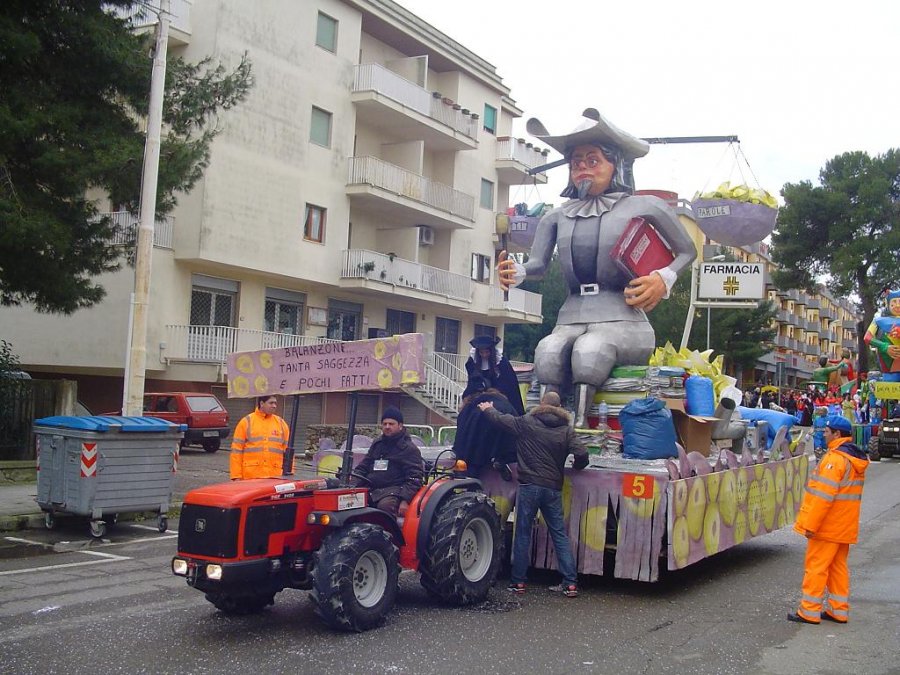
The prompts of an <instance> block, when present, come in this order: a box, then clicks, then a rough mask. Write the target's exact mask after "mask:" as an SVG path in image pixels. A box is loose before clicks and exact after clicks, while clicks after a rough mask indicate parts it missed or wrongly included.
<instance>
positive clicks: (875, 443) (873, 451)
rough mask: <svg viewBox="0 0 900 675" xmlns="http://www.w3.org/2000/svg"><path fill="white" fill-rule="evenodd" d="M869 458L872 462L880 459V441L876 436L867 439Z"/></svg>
mask: <svg viewBox="0 0 900 675" xmlns="http://www.w3.org/2000/svg"><path fill="white" fill-rule="evenodd" d="M868 450H869V459H870V460H872V461H873V462H880V461H881V441H880V440H879V438H878V436H872V438H870V439H869V448H868Z"/></svg>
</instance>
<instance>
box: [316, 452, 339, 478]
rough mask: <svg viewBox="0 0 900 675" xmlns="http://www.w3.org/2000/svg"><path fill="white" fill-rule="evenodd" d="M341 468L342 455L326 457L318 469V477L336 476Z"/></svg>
mask: <svg viewBox="0 0 900 675" xmlns="http://www.w3.org/2000/svg"><path fill="white" fill-rule="evenodd" d="M340 468H341V457H340V455H325V456H324V457H323V458H322V459H320V460H319V464H318V466H317V467H316V475H317V476H336V475H337V472H338V470H339V469H340Z"/></svg>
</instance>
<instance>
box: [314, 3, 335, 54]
mask: <svg viewBox="0 0 900 675" xmlns="http://www.w3.org/2000/svg"><path fill="white" fill-rule="evenodd" d="M337 28H338V22H337V19H332V18H331V17H330V16H328V15H327V14H322V12H319V18H318V21H317V22H316V44H317V45H318V46H319V47H321V48H322V49H327V50H328V51H330V52H336V51H337Z"/></svg>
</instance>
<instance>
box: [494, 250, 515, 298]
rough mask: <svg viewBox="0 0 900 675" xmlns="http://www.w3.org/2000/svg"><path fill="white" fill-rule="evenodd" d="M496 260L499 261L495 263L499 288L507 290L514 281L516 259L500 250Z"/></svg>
mask: <svg viewBox="0 0 900 675" xmlns="http://www.w3.org/2000/svg"><path fill="white" fill-rule="evenodd" d="M498 260H499V261H500V262H498V263H497V279H498V281H499V282H500V288H502V289H503V290H504V291H508V290H509V288H510V286H513V285H514V284H515V281H516V261H515V260H513V259H512V258H510V257H509V256H508V255H507V254H506V251H500V255H499V256H498Z"/></svg>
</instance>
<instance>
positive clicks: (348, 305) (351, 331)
mask: <svg viewBox="0 0 900 675" xmlns="http://www.w3.org/2000/svg"><path fill="white" fill-rule="evenodd" d="M362 311H363V306H362V305H359V304H356V303H355V302H344V301H343V300H332V299H330V298H329V300H328V337H329V338H330V339H332V340H359V339H360V326H361V325H362Z"/></svg>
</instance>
